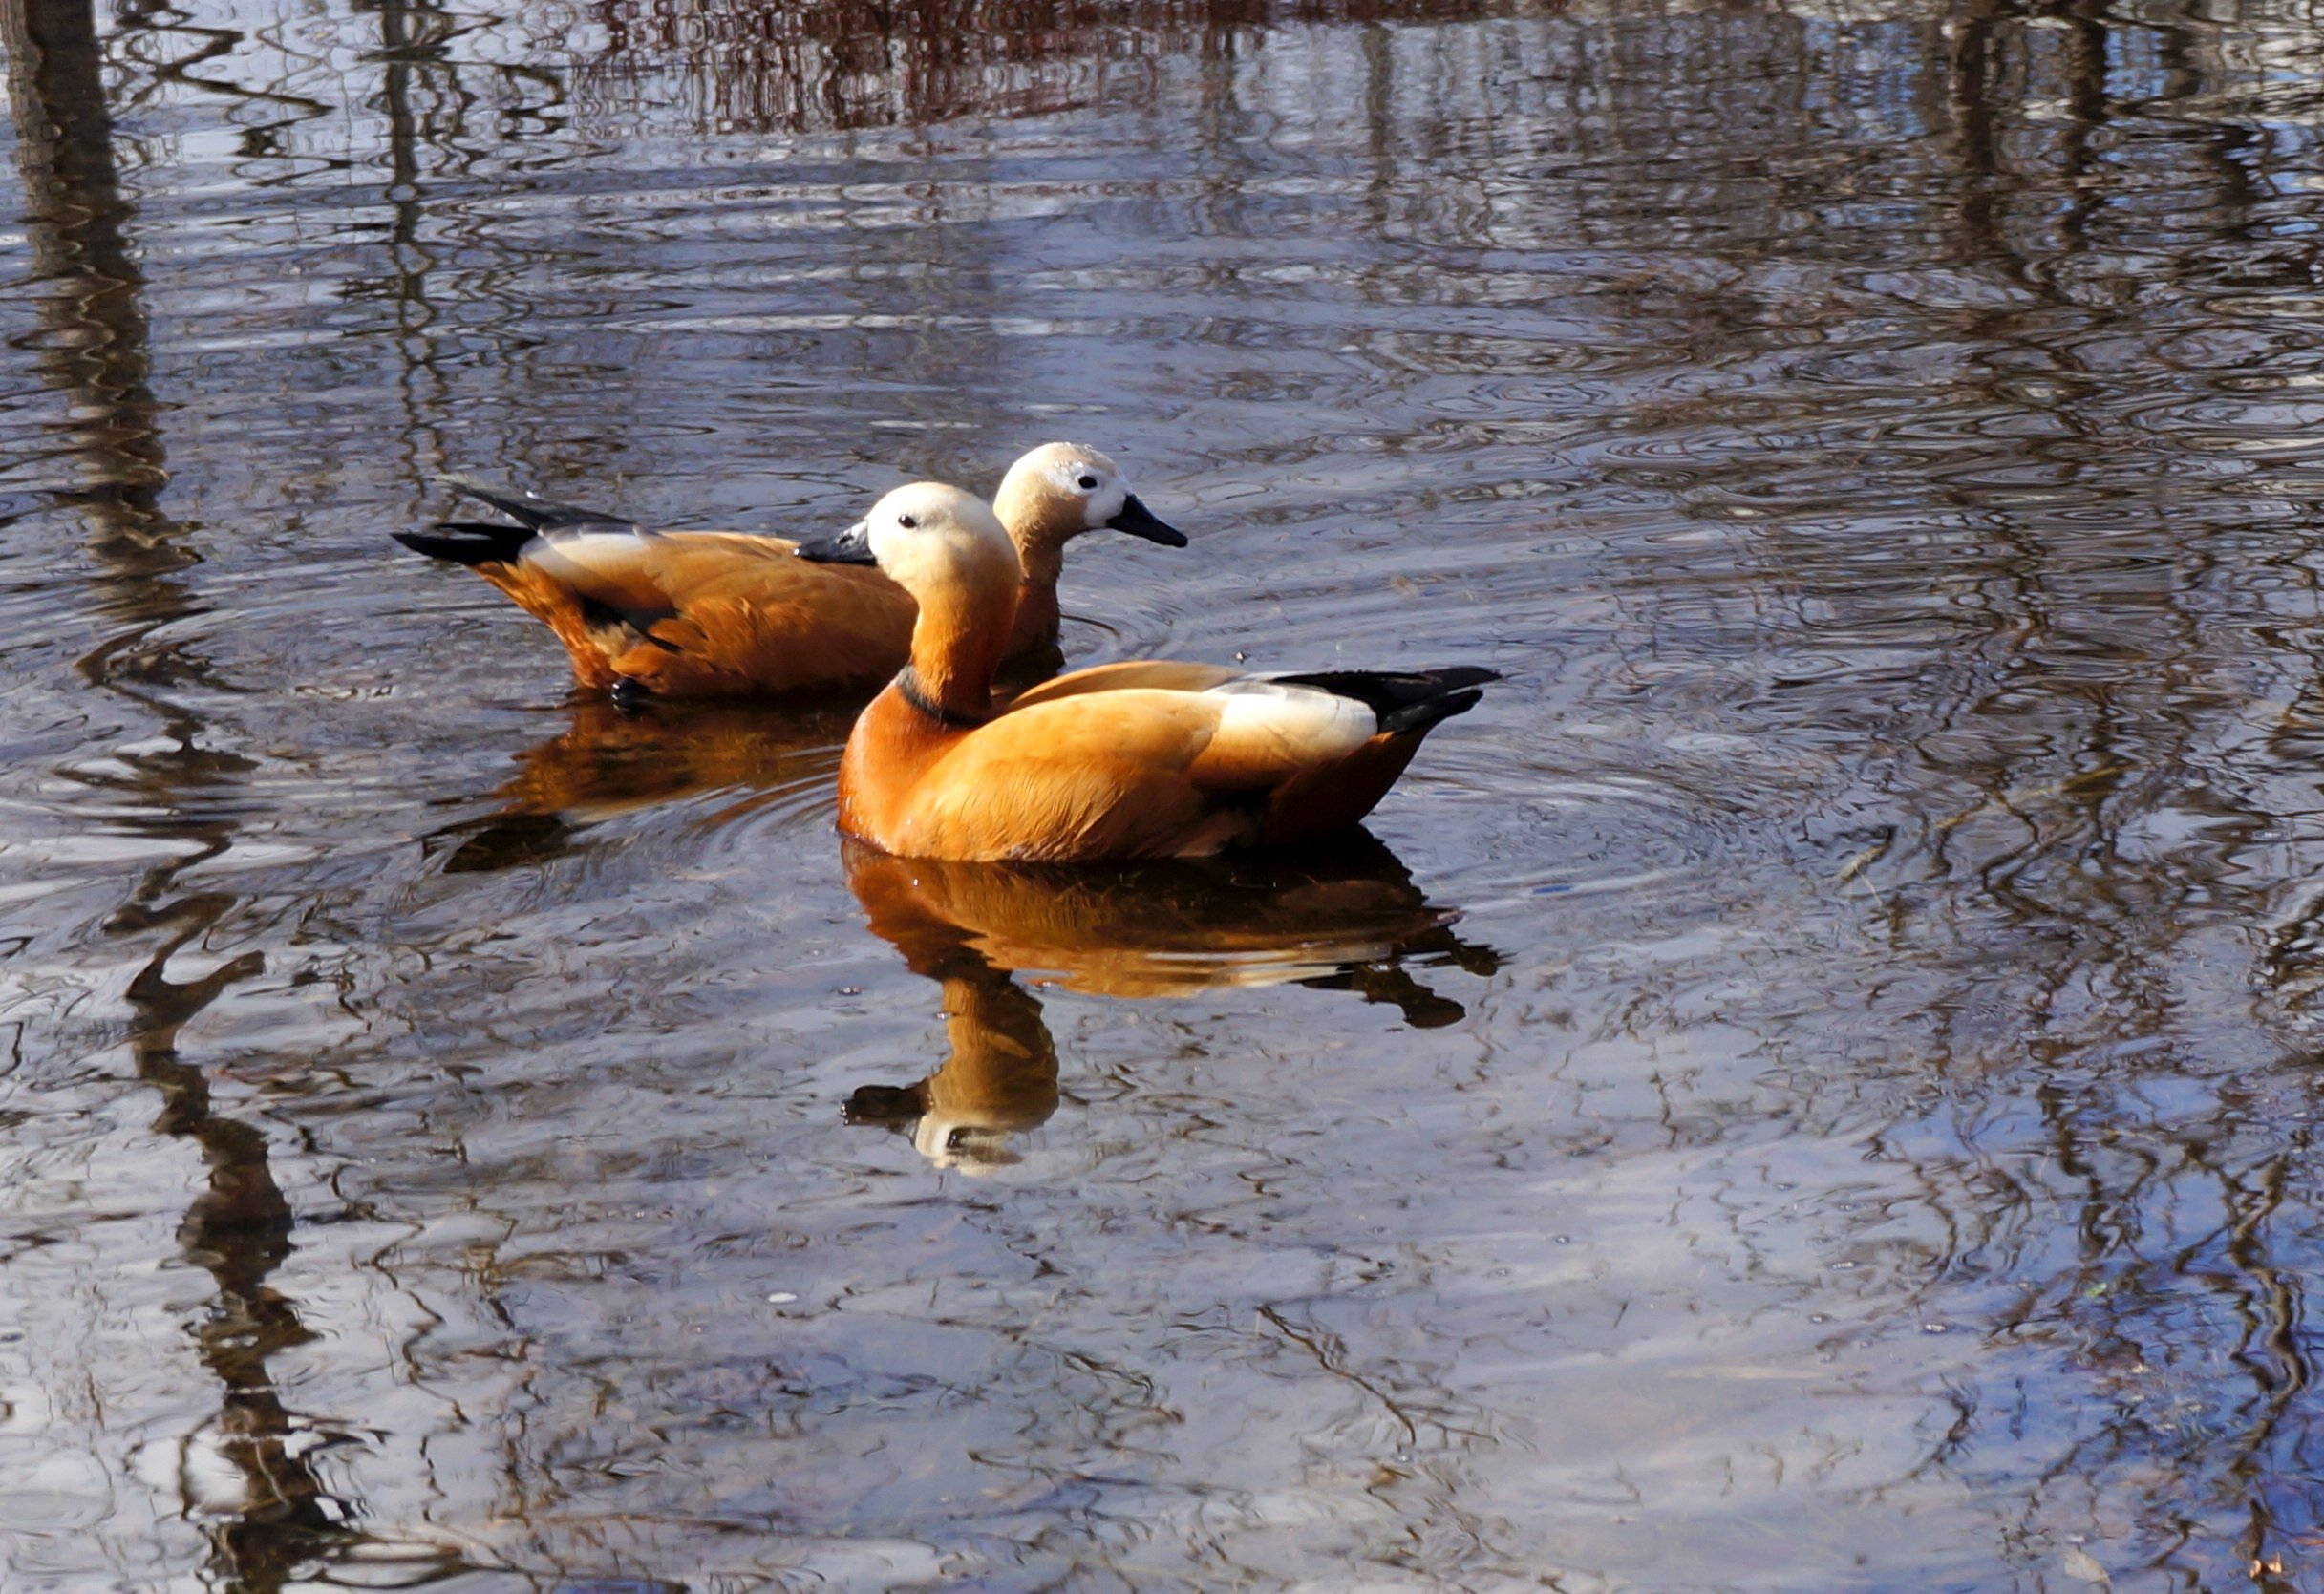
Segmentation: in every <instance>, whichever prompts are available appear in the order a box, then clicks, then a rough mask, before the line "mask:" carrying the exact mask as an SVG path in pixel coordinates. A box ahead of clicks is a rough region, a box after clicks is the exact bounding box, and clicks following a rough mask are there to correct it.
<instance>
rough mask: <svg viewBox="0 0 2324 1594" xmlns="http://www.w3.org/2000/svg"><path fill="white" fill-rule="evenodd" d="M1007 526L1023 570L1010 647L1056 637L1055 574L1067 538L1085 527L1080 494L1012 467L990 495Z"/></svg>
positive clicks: (1014, 648) (1061, 567)
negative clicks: (1063, 492)
mask: <svg viewBox="0 0 2324 1594" xmlns="http://www.w3.org/2000/svg"><path fill="white" fill-rule="evenodd" d="M992 512H993V513H994V514H995V515H997V516H999V517H1000V522H1001V524H1002V525H1004V526H1006V527H1008V528H1009V541H1010V542H1013V543H1014V544H1015V545H1016V560H1017V563H1018V565H1019V566H1020V567H1021V568H1022V569H1023V571H1024V578H1023V582H1022V584H1021V585H1019V587H1018V588H1017V611H1016V626H1015V629H1014V630H1013V633H1012V635H1011V637H1010V643H1011V648H1010V650H1011V651H1012V652H1022V651H1023V650H1025V649H1026V648H1037V647H1039V646H1040V645H1041V644H1042V643H1045V642H1052V641H1055V639H1056V634H1057V578H1058V577H1059V576H1061V575H1063V574H1064V573H1065V544H1066V543H1067V542H1071V541H1072V540H1073V537H1074V534H1075V533H1076V532H1078V531H1079V530H1081V504H1080V500H1079V499H1060V498H1059V497H1058V495H1057V494H1056V492H1055V490H1054V489H1052V488H1051V487H1050V486H1049V485H1048V484H1047V483H1046V482H1044V481H1043V480H1041V478H1039V477H1038V475H1037V474H1028V473H1026V472H1023V471H1017V470H1012V471H1011V472H1010V473H1009V476H1008V478H1007V479H1005V480H1003V481H1002V482H1001V490H1000V493H999V494H998V496H996V497H995V498H994V499H993V500H992Z"/></svg>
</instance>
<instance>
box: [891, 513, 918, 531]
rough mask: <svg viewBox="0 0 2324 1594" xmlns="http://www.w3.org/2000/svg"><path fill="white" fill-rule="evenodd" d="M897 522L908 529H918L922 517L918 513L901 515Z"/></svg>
mask: <svg viewBox="0 0 2324 1594" xmlns="http://www.w3.org/2000/svg"><path fill="white" fill-rule="evenodd" d="M896 524H898V525H900V526H902V527H903V528H904V529H905V530H906V531H917V530H918V529H919V527H920V517H919V516H917V515H899V516H897V517H896Z"/></svg>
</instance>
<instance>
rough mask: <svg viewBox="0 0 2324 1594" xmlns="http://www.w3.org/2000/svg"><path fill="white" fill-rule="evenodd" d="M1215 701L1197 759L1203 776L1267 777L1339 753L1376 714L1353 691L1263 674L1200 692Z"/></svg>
mask: <svg viewBox="0 0 2324 1594" xmlns="http://www.w3.org/2000/svg"><path fill="white" fill-rule="evenodd" d="M1202 695H1203V696H1205V697H1208V698H1214V699H1217V700H1218V703H1219V722H1218V729H1217V731H1216V732H1215V733H1213V734H1212V735H1211V738H1210V745H1209V746H1208V747H1206V748H1205V749H1204V751H1203V754H1202V756H1201V757H1200V758H1199V759H1198V760H1197V773H1198V774H1199V776H1201V777H1202V778H1204V779H1205V781H1208V780H1212V779H1216V778H1220V777H1230V778H1233V779H1236V780H1249V781H1252V782H1264V783H1271V782H1273V781H1277V780H1287V779H1289V778H1290V776H1294V775H1297V774H1298V773H1299V772H1300V771H1302V770H1306V769H1311V768H1313V767H1314V766H1315V765H1317V764H1322V763H1328V762H1330V761H1331V760H1333V759H1334V758H1342V757H1345V756H1347V755H1348V754H1351V753H1354V751H1355V750H1356V749H1357V748H1359V747H1361V746H1363V745H1364V743H1366V742H1368V741H1370V740H1371V739H1372V738H1373V736H1374V735H1375V734H1376V733H1378V731H1379V718H1378V716H1377V715H1375V713H1374V712H1372V711H1371V710H1370V709H1369V708H1367V707H1365V706H1364V705H1363V704H1361V703H1358V702H1357V701H1355V700H1354V698H1352V697H1341V696H1339V695H1337V694H1336V693H1334V692H1329V691H1322V690H1320V689H1319V688H1316V687H1310V686H1299V685H1295V684H1293V683H1290V682H1287V681H1278V680H1272V679H1269V677H1267V676H1264V675H1243V676H1238V677H1236V678H1235V679H1234V680H1231V681H1226V682H1222V683H1221V684H1219V685H1218V686H1215V687H1212V688H1210V689H1209V690H1208V691H1205V692H1204V693H1202Z"/></svg>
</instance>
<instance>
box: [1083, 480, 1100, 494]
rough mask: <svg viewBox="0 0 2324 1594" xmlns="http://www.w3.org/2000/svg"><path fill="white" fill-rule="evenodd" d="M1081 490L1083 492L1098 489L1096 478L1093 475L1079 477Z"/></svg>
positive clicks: (1091, 491)
mask: <svg viewBox="0 0 2324 1594" xmlns="http://www.w3.org/2000/svg"><path fill="white" fill-rule="evenodd" d="M1081 490H1082V491H1083V492H1085V493H1094V492H1096V491H1097V490H1098V478H1096V477H1094V476H1085V477H1083V478H1081Z"/></svg>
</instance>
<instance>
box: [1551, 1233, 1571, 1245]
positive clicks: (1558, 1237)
mask: <svg viewBox="0 0 2324 1594" xmlns="http://www.w3.org/2000/svg"><path fill="white" fill-rule="evenodd" d="M1549 1239H1550V1242H1551V1243H1553V1244H1558V1245H1570V1244H1572V1243H1573V1236H1572V1235H1570V1234H1553V1235H1551V1236H1550V1237H1549Z"/></svg>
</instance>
